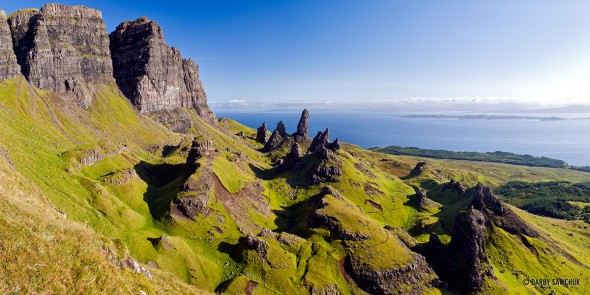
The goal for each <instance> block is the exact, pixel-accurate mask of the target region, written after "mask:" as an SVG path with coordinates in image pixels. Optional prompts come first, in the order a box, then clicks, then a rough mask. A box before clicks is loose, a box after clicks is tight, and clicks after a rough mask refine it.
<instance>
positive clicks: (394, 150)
mask: <svg viewBox="0 0 590 295" xmlns="http://www.w3.org/2000/svg"><path fill="white" fill-rule="evenodd" d="M371 150H373V151H376V152H381V153H387V154H392V155H409V156H420V157H426V158H436V159H452V160H470V161H483V162H496V163H505V164H514V165H524V166H533V167H551V168H566V167H568V165H567V163H566V162H564V161H561V160H556V159H550V158H547V157H533V156H531V155H519V154H513V153H507V152H493V153H491V152H488V153H480V152H453V151H445V150H430V149H420V148H415V147H401V146H388V147H385V148H373V149H371Z"/></svg>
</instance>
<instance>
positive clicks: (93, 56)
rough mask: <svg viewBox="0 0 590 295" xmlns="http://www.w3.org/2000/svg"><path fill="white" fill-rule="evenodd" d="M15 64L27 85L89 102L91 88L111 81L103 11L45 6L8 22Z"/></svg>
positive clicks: (52, 5) (85, 102) (90, 99)
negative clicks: (18, 66) (27, 82)
mask: <svg viewBox="0 0 590 295" xmlns="http://www.w3.org/2000/svg"><path fill="white" fill-rule="evenodd" d="M8 24H9V25H10V30H11V32H12V40H13V45H14V49H15V53H16V56H17V58H18V63H19V64H20V66H21V69H22V73H23V75H24V76H25V77H26V78H27V80H29V82H30V83H31V84H33V85H34V86H36V87H38V88H40V89H48V90H53V91H55V92H57V93H60V94H62V95H64V96H65V97H68V98H70V99H73V100H75V101H76V102H77V103H78V105H79V106H80V107H82V108H85V109H86V108H88V107H90V105H91V103H92V95H93V90H92V88H93V84H109V83H113V82H114V80H113V67H112V62H111V57H110V51H109V39H108V36H107V34H106V26H105V23H104V21H103V20H102V13H101V12H100V11H98V10H96V9H92V8H87V7H84V6H65V5H60V4H48V5H45V6H43V7H42V8H41V10H39V11H36V10H28V11H22V12H17V13H16V14H14V15H11V17H10V18H9V19H8Z"/></svg>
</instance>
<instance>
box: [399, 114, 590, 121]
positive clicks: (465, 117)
mask: <svg viewBox="0 0 590 295" xmlns="http://www.w3.org/2000/svg"><path fill="white" fill-rule="evenodd" d="M402 118H419V119H461V120H539V121H562V120H590V118H562V117H556V116H551V117H540V116H515V115H436V114H426V115H405V116H402Z"/></svg>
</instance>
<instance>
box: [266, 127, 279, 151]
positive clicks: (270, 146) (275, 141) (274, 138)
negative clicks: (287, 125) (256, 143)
mask: <svg viewBox="0 0 590 295" xmlns="http://www.w3.org/2000/svg"><path fill="white" fill-rule="evenodd" d="M282 142H283V137H282V136H281V133H280V131H279V129H275V131H273V132H272V134H271V135H270V137H269V138H268V141H267V142H266V144H265V145H264V147H263V148H262V151H263V152H270V151H272V150H274V149H276V148H277V147H279V145H281V143H282Z"/></svg>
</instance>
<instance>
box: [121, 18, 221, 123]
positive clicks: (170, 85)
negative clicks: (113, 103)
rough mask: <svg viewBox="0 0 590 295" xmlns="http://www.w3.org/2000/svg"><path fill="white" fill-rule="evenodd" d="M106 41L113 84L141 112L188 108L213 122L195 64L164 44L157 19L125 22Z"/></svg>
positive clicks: (213, 117)
mask: <svg viewBox="0 0 590 295" xmlns="http://www.w3.org/2000/svg"><path fill="white" fill-rule="evenodd" d="M110 40H111V44H110V48H111V52H112V56H113V67H114V77H115V79H116V81H117V85H119V88H120V89H121V91H122V92H123V93H124V94H125V96H127V98H129V99H130V100H131V102H132V103H133V104H134V105H135V106H136V107H137V108H139V110H140V111H141V112H142V113H144V114H154V113H158V112H161V111H173V110H178V109H181V108H188V109H194V110H195V111H196V112H197V113H198V114H199V116H200V117H201V118H203V119H205V121H207V122H209V123H212V124H213V123H214V122H215V116H214V114H213V112H211V110H210V109H209V107H208V106H207V96H206V94H205V90H204V88H203V84H202V83H201V81H200V80H199V68H198V66H197V64H195V63H194V62H193V61H192V60H191V59H183V58H182V56H181V55H180V52H179V51H178V49H177V48H174V47H170V46H168V45H167V44H166V42H165V40H164V35H163V32H162V28H161V27H160V25H159V24H158V23H157V22H155V21H151V20H149V19H147V18H145V17H142V18H139V19H137V20H135V21H126V22H124V23H121V24H120V25H119V26H117V28H116V30H115V31H114V32H112V33H111V34H110Z"/></svg>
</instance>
